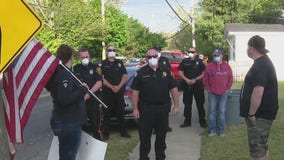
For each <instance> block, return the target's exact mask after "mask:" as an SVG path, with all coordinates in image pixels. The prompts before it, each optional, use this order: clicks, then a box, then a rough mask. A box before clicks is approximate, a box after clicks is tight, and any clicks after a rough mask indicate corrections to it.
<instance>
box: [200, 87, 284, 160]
mask: <svg viewBox="0 0 284 160" xmlns="http://www.w3.org/2000/svg"><path fill="white" fill-rule="evenodd" d="M240 87H241V83H239V82H238V83H235V84H234V86H233V87H232V88H234V89H237V88H240ZM278 88H279V95H278V97H279V111H278V115H277V117H276V119H275V121H274V122H273V125H272V128H271V131H270V135H269V140H268V143H269V144H268V145H269V148H270V149H269V150H270V157H269V159H270V160H280V159H283V157H284V152H283V148H284V125H283V124H284V109H283V108H282V106H283V104H284V82H279V87H278ZM207 135H208V134H207V132H204V134H203V137H202V147H201V160H209V159H210V160H250V157H249V152H248V144H247V134H246V125H245V123H244V121H243V120H242V122H241V124H240V125H235V126H227V128H226V137H224V138H221V137H218V136H216V137H210V138H209V137H208V136H207Z"/></svg>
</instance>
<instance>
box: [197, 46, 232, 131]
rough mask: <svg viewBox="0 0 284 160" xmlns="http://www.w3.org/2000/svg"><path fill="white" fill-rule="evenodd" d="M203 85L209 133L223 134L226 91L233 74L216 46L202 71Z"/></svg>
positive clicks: (228, 88) (230, 83) (229, 86)
mask: <svg viewBox="0 0 284 160" xmlns="http://www.w3.org/2000/svg"><path fill="white" fill-rule="evenodd" d="M202 80H203V85H204V88H205V89H206V90H207V91H208V103H209V121H208V127H209V135H208V136H210V137H212V136H215V135H216V133H218V134H219V136H221V137H224V136H225V127H226V120H225V113H226V105H227V98H228V91H229V90H230V88H231V86H232V84H233V75H232V69H231V67H230V65H229V64H228V63H227V62H226V61H225V60H223V53H222V50H221V49H219V48H217V49H215V50H214V52H213V61H212V62H210V63H209V64H208V65H207V66H206V68H205V71H204V75H203V79H202Z"/></svg>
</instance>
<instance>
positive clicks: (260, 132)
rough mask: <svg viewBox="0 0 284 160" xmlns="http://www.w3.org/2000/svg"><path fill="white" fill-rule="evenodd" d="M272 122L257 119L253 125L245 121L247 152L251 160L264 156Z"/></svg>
mask: <svg viewBox="0 0 284 160" xmlns="http://www.w3.org/2000/svg"><path fill="white" fill-rule="evenodd" d="M272 122H273V121H271V120H266V119H261V118H257V119H256V121H255V123H251V122H250V121H249V120H248V119H247V120H246V124H247V134H248V144H249V152H250V156H251V157H252V158H260V157H263V156H265V155H266V152H267V150H268V144H267V140H268V136H269V130H270V127H271V125H272Z"/></svg>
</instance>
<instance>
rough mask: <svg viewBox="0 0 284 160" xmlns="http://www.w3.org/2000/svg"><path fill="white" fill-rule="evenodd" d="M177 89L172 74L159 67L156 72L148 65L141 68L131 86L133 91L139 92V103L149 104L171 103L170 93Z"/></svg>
mask: <svg viewBox="0 0 284 160" xmlns="http://www.w3.org/2000/svg"><path fill="white" fill-rule="evenodd" d="M174 87H177V81H176V80H175V79H174V78H173V76H172V74H171V72H170V71H169V70H167V69H165V68H162V67H159V68H158V69H157V70H156V71H154V70H152V69H151V68H150V67H149V66H148V65H147V66H144V67H142V68H140V69H139V70H138V71H137V73H136V75H135V77H134V80H133V82H132V84H131V88H132V89H133V90H138V91H139V102H143V103H149V104H168V103H170V94H169V91H170V90H171V89H172V88H174Z"/></svg>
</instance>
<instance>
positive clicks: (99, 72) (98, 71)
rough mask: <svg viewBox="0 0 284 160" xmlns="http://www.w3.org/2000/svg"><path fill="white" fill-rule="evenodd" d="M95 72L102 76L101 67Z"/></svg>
mask: <svg viewBox="0 0 284 160" xmlns="http://www.w3.org/2000/svg"><path fill="white" fill-rule="evenodd" d="M96 72H97V73H98V74H99V75H101V74H102V68H101V67H97V69H96Z"/></svg>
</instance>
